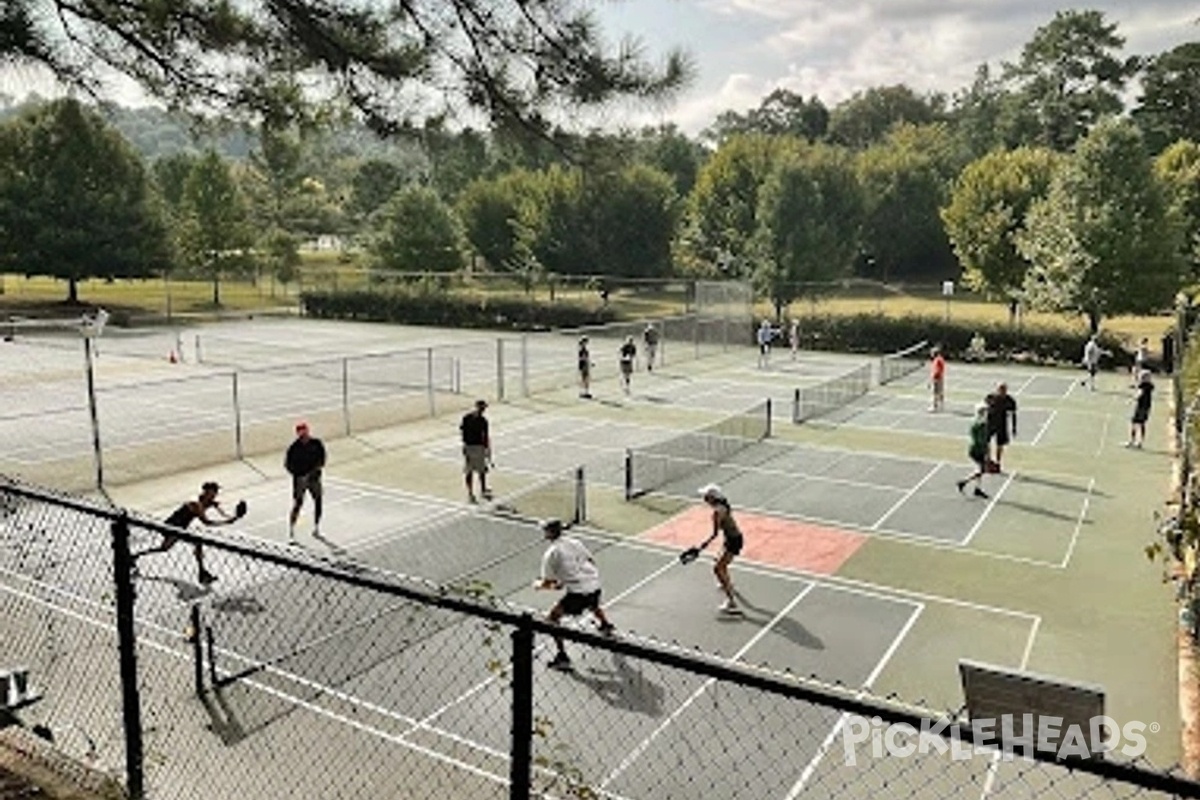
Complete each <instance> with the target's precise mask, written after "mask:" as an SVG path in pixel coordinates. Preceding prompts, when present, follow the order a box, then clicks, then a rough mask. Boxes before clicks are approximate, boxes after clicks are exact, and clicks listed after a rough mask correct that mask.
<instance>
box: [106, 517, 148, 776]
mask: <svg viewBox="0 0 1200 800" xmlns="http://www.w3.org/2000/svg"><path fill="white" fill-rule="evenodd" d="M112 546H113V582H114V583H115V584H116V609H115V610H116V618H117V647H118V650H119V655H120V670H121V710H122V718H123V721H124V728H125V779H126V788H127V790H128V792H129V797H130V800H142V798H144V797H145V796H146V794H145V785H144V782H143V774H142V766H143V750H142V747H143V742H142V703H141V698H140V697H139V695H138V666H137V633H136V631H135V630H134V602H135V590H134V582H133V566H134V564H133V555H132V553H131V552H130V548H129V518H128V517H127V516H126V515H125V513H124V512H122V514H121V516H120V518H119V519H117V520H115V521H114V522H113V524H112Z"/></svg>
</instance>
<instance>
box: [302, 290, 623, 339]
mask: <svg viewBox="0 0 1200 800" xmlns="http://www.w3.org/2000/svg"><path fill="white" fill-rule="evenodd" d="M424 288H425V291H422V290H421V287H413V288H408V287H406V288H404V289H401V290H398V291H396V292H389V293H387V294H381V293H378V292H367V291H351V292H304V293H303V294H302V295H301V296H300V302H301V307H302V308H303V310H304V314H305V315H306V316H310V317H316V318H318V319H349V320H363V321H368V322H396V323H402V324H405V325H432V326H437V327H442V328H492V329H500V330H520V331H533V330H546V329H549V328H560V327H563V328H565V327H575V326H578V325H595V324H603V323H606V322H612V321H613V320H614V319H616V314H615V313H614V312H613V311H612V310H611V309H594V308H586V307H584V306H581V305H577V304H572V303H554V304H540V303H536V302H531V301H529V300H526V299H523V298H503V299H496V298H487V297H469V296H461V295H453V294H450V293H448V292H444V291H429V289H430V288H432V287H424Z"/></svg>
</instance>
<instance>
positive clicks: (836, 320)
mask: <svg viewBox="0 0 1200 800" xmlns="http://www.w3.org/2000/svg"><path fill="white" fill-rule="evenodd" d="M797 321H798V322H799V323H800V346H801V347H802V348H805V349H809V350H837V351H841V352H849V353H872V354H880V353H889V352H895V351H897V350H900V349H903V348H904V347H906V346H908V345H911V344H916V343H917V342H920V341H928V342H929V343H930V345H934V344H939V345H941V347H942V352H943V353H944V354H945V355H946V357H947V358H951V359H962V358H965V356H966V355H967V352H968V349H969V347H970V344H971V339H972V338H973V337H974V336H975V334H976V333H978V334H979V335H981V336H982V337H983V338H984V341H985V343H986V350H987V352H988V353H989V354H990V355H992V356H993V357H995V358H996V359H997V360H1000V361H1023V362H1029V363H1036V364H1048V365H1050V364H1071V365H1074V364H1078V363H1079V361H1080V358H1081V357H1082V355H1083V344H1084V340H1085V334H1082V333H1071V332H1069V331H1064V330H1062V329H1060V328H1052V327H1044V326H1038V325H1024V326H1022V327H1021V328H1019V329H1018V328H1014V327H1011V326H1009V325H1007V324H1005V323H983V324H981V323H977V322H970V323H968V322H956V321H954V320H950V321H946V320H945V319H942V318H939V317H928V316H924V317H922V316H913V315H909V316H904V317H887V316H884V315H882V314H857V315H853V316H844V315H813V316H807V315H806V316H801V317H798V318H797ZM788 324H790V323H788ZM783 335H784V337H785V338H786V330H785V331H784V334H783ZM1100 346H1101V347H1103V348H1105V349H1106V350H1109V351H1111V352H1112V354H1113V355H1112V358H1111V359H1110V361H1111V363H1114V364H1115V365H1117V366H1123V367H1127V366H1130V365H1131V364H1132V363H1133V354H1132V353H1130V352H1128V351H1127V350H1125V349H1124V346H1123V343H1122V341H1121V340H1120V339H1118V338H1116V337H1115V336H1112V335H1111V334H1105V333H1101V335H1100Z"/></svg>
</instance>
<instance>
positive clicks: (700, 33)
mask: <svg viewBox="0 0 1200 800" xmlns="http://www.w3.org/2000/svg"><path fill="white" fill-rule="evenodd" d="M1068 9H1076V10H1095V11H1101V12H1103V13H1104V15H1105V18H1106V19H1107V20H1108V21H1109V22H1110V23H1115V24H1116V25H1117V32H1118V34H1120V35H1121V36H1123V37H1124V38H1125V55H1133V54H1135V53H1136V54H1145V55H1149V54H1155V53H1161V52H1163V51H1165V50H1169V49H1170V48H1172V47H1174V46H1175V45H1178V44H1180V43H1182V42H1186V41H1200V24H1197V20H1198V19H1200V3H1197V2H1196V0H1142V2H1113V1H1111V0H1091V2H1089V3H1087V4H1083V5H1077V6H1071V5H1061V6H1060V5H1056V4H1054V3H1048V2H1044V0H1043V1H1041V2H1039V0H629V2H622V3H612V4H608V5H606V6H604V8H603V11H602V18H603V20H604V22H605V26H606V31H607V32H608V33H609V34H610V35H611V36H613V37H614V38H615V37H616V36H618V35H625V34H632V35H635V36H637V37H638V38H640V39H641V40H642V42H643V43H644V44H645V45H646V47H647V50H648V52H649V53H651V54H659V55H661V54H662V53H664V52H666V51H667V50H668V49H670V48H671V47H682V48H683V49H685V50H686V51H688V52H690V53H691V55H692V57H693V59H694V61H695V64H696V66H697V69H698V73H699V74H698V76H697V79H696V81H695V83H694V84H693V86H692V88H691V89H690V90H688V91H687V92H686V93H685V94H684V95H682V96H681V97H680V98H679V99H678V101H677V102H676V103H674V104H673V105H672V106H671V107H668V108H664V109H661V110H656V111H654V112H652V113H644V112H643V113H641V114H638V115H637V116H636V117H635V118H636V120H637V121H639V122H641V121H644V122H660V121H673V122H675V123H676V124H677V125H679V126H680V127H681V128H682V129H683V130H685V131H686V132H688V133H693V134H694V133H697V132H699V131H700V130H702V129H703V128H705V127H706V126H708V125H709V124H710V123H711V122H712V120H713V119H714V118H715V117H716V115H717V114H719V113H720V112H721V111H724V110H727V109H733V110H736V111H745V110H747V109H749V108H752V107H754V106H757V105H758V103H759V101H760V100H761V99H762V98H763V96H765V95H766V94H767V93H769V92H770V91H771V90H772V89H775V88H777V87H784V88H787V89H790V90H791V91H793V92H796V93H798V94H801V95H803V96H804V97H809V96H812V95H816V96H818V97H820V98H821V100H822V101H823V102H824V103H825V104H826V105H827V106H830V107H833V106H835V105H836V104H837V103H838V102H840V101H841V100H844V99H846V98H847V97H850V96H851V95H853V94H854V93H855V92H856V91H861V90H863V89H866V88H868V87H871V86H888V85H894V84H897V83H904V84H907V85H908V86H910V87H912V88H913V89H915V90H917V91H918V92H928V91H942V92H947V93H951V92H953V91H955V90H957V89H960V88H962V87H965V86H967V85H969V84H970V82H971V80H972V78H973V76H974V73H975V69H976V68H977V67H978V66H979V65H980V64H982V63H985V62H986V63H988V64H990V65H991V66H993V67H999V65H1000V64H1001V62H1003V61H1013V60H1016V58H1017V57H1018V56H1019V54H1020V51H1021V47H1022V46H1023V45H1024V44H1025V43H1026V42H1028V41H1029V40H1030V39H1031V38H1032V36H1033V34H1034V32H1035V31H1036V30H1037V29H1038V28H1039V27H1041V26H1043V25H1045V24H1047V23H1048V22H1050V21H1051V20H1052V19H1053V18H1054V14H1055V12H1056V11H1058V10H1068Z"/></svg>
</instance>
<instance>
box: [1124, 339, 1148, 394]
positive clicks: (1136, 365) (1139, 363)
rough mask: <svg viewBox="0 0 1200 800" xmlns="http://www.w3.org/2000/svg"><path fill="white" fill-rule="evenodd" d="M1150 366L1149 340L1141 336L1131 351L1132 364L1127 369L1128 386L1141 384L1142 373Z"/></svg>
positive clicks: (1133, 386) (1135, 386) (1136, 386)
mask: <svg viewBox="0 0 1200 800" xmlns="http://www.w3.org/2000/svg"><path fill="white" fill-rule="evenodd" d="M1149 366H1150V340H1149V339H1147V338H1145V337H1142V340H1141V341H1140V342H1138V346H1137V350H1135V351H1133V366H1132V367H1131V368H1130V370H1129V388H1131V389H1136V388H1138V387H1139V386H1141V383H1142V373H1143V372H1145V371H1146V370H1147V369H1148V368H1149Z"/></svg>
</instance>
